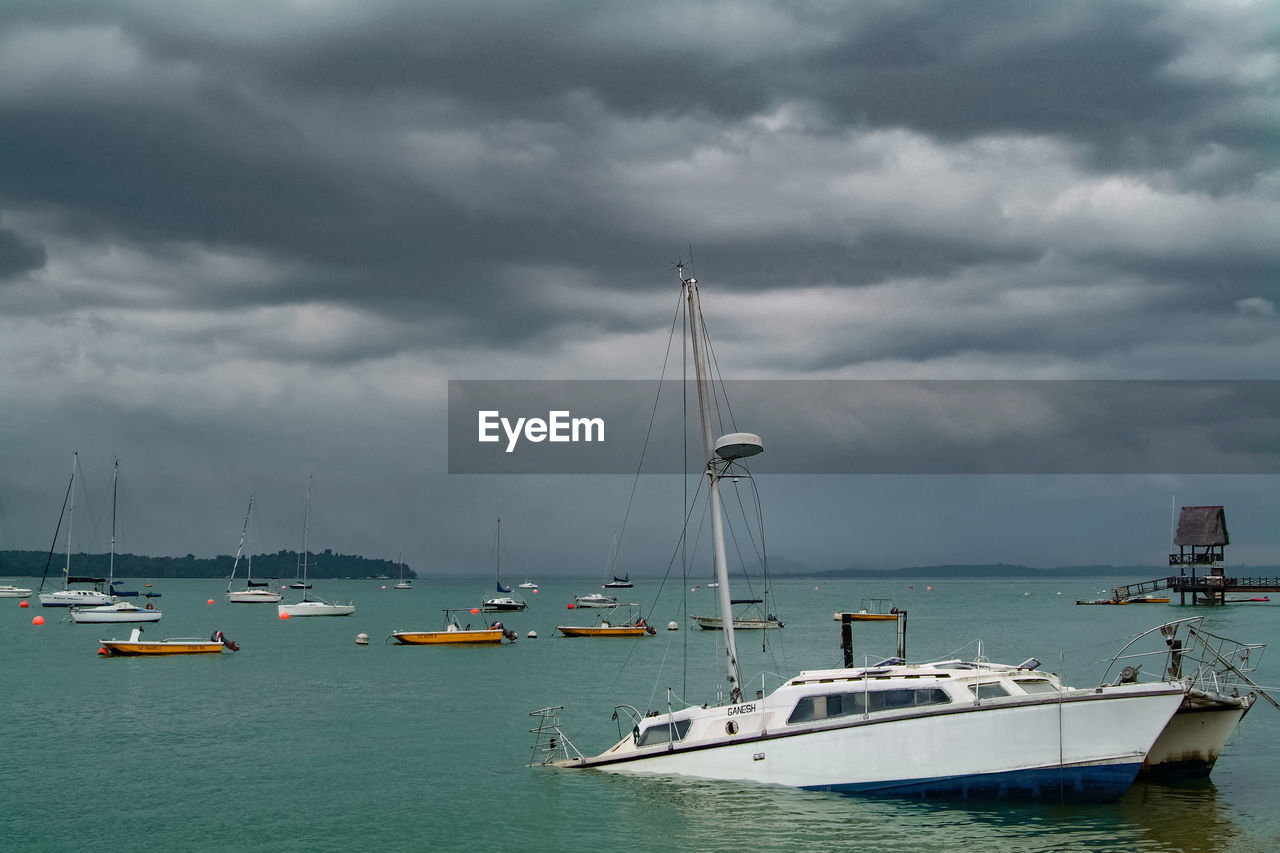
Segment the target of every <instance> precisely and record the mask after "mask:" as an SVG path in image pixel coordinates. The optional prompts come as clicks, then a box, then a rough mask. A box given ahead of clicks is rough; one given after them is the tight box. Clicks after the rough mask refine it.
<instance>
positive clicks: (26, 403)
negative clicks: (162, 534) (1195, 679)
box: [0, 0, 1280, 560]
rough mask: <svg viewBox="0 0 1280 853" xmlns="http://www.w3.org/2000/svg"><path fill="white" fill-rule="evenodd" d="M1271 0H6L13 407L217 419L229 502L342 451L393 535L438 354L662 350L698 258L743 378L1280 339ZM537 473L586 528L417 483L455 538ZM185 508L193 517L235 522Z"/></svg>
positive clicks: (583, 370)
mask: <svg viewBox="0 0 1280 853" xmlns="http://www.w3.org/2000/svg"><path fill="white" fill-rule="evenodd" d="M1278 26H1280V25H1278V24H1277V20H1276V18H1275V16H1274V14H1271V10H1270V9H1269V8H1268V6H1267V4H1265V3H1263V4H1250V3H1239V4H1217V3H1208V2H1205V3H1199V2H1193V1H1192V0H1185V2H1156V0H1143V1H1142V2H1124V3H1107V4H1103V3H1089V2H1061V3H1053V4H1033V3H1024V2H960V0H951V2H948V1H947V0H935V1H934V2H912V0H906V2H903V0H883V2H860V3H855V4H834V5H833V4H828V3H820V2H811V3H805V2H800V3H782V2H778V3H767V2H760V3H750V2H743V3H733V2H727V3H717V4H691V3H687V2H669V3H644V4H633V5H632V6H623V5H618V4H599V3H591V2H582V0H573V2H570V0H564V2H543V3H526V2H508V3H502V4H475V3H462V2H457V3H427V4H424V3H419V2H409V0H404V2H374V3H369V4H344V3H333V4H325V3H302V4H294V3H272V2H269V1H268V2H243V3H241V2H231V3H224V4H187V3H162V2H144V0H138V2H124V1H123V0H122V2H116V3H106V4H104V3H97V2H59V3H47V2H22V0H14V2H9V3H5V4H3V5H0V214H2V215H3V217H4V219H3V227H0V280H3V281H4V282H5V286H4V287H3V288H0V300H2V301H0V364H3V365H4V369H2V370H0V395H3V396H2V397H0V409H2V410H4V411H5V412H6V414H9V416H10V417H9V420H8V422H7V423H9V424H16V425H18V427H17V428H18V431H19V432H21V433H22V435H21V436H19V437H18V438H19V440H17V441H10V442H8V446H9V447H23V448H24V452H25V453H26V454H27V455H28V456H32V455H34V456H35V457H37V458H40V459H51V458H56V459H57V460H59V461H58V463H57V465H56V466H50V467H51V468H57V470H58V471H59V474H58V477H59V478H60V477H61V476H63V475H62V474H61V473H60V472H61V465H62V462H61V460H62V458H63V456H64V454H65V449H66V448H67V447H71V446H74V445H76V444H81V446H83V447H84V448H86V454H88V453H89V448H90V444H89V443H88V442H87V441H85V440H84V439H83V438H82V437H81V436H82V435H83V431H84V430H89V429H91V428H95V427H96V430H97V432H99V433H101V435H96V436H95V439H94V444H93V446H94V447H96V448H97V449H98V451H100V453H99V455H100V456H102V457H103V458H105V456H106V455H109V453H113V452H120V453H121V454H122V455H124V456H127V457H130V458H136V457H138V456H139V455H152V456H154V457H156V458H155V459H148V460H147V461H146V464H148V465H152V466H155V467H156V468H157V469H158V470H159V469H165V466H168V467H167V469H165V470H172V471H178V470H180V469H181V468H182V467H183V463H185V462H186V461H187V460H188V459H189V457H191V456H194V457H195V462H196V464H194V465H192V470H191V473H190V474H189V475H188V476H187V478H186V481H184V482H176V483H174V484H172V485H171V486H167V488H170V489H171V494H177V493H184V494H194V495H199V494H208V495H211V496H212V495H216V498H213V497H211V498H209V500H210V501H215V500H216V502H217V503H218V504H219V505H222V504H229V505H231V504H233V505H234V511H233V512H232V513H231V515H232V519H231V524H230V525H229V526H230V527H231V528H232V533H234V532H235V531H234V528H235V526H236V518H237V517H238V514H239V512H240V510H241V507H240V504H241V501H242V497H243V496H242V495H241V492H243V491H244V490H245V488H246V484H245V483H244V482H243V481H245V480H247V479H250V478H251V477H250V475H252V474H253V473H254V471H255V463H254V461H253V460H256V459H260V458H270V460H271V464H270V465H264V466H262V468H263V470H267V469H269V470H270V473H271V477H270V479H271V481H272V483H273V484H274V486H275V487H276V488H279V489H281V490H282V492H288V491H289V490H290V489H291V488H292V489H293V491H297V488H295V487H296V485H297V483H300V482H301V480H302V478H303V477H304V476H305V471H304V469H308V468H311V467H312V466H313V465H314V466H318V467H324V458H323V457H324V456H325V453H326V451H334V452H337V453H340V454H341V456H342V459H343V461H342V463H341V466H338V465H336V464H335V465H333V466H332V467H333V468H339V467H340V478H341V479H342V480H344V481H345V482H341V483H335V488H334V492H335V493H336V494H339V495H340V494H342V493H343V492H347V493H350V494H351V495H353V496H354V495H357V494H358V495H359V499H358V500H359V502H360V506H359V507H356V508H351V507H348V508H347V509H346V510H345V512H346V514H347V515H349V516H350V517H359V518H360V520H361V525H362V528H361V529H362V530H365V529H367V532H363V533H362V534H361V535H363V536H365V537H366V539H367V541H366V542H363V543H361V542H355V543H352V544H351V545H349V546H346V545H344V546H343V547H351V548H353V549H355V548H363V547H373V548H375V549H376V548H380V547H382V546H383V544H385V542H386V541H390V540H393V539H398V538H399V536H398V534H395V533H394V531H392V535H388V531H387V530H386V529H380V527H379V525H380V524H382V523H381V522H379V521H378V515H379V513H378V505H377V495H378V493H379V489H380V488H382V486H381V485H380V484H387V483H394V484H395V485H396V487H397V488H396V489H394V490H393V491H396V492H397V493H398V494H408V493H412V490H413V488H414V486H413V482H414V481H415V478H416V481H417V482H427V480H428V479H429V477H430V475H432V474H434V475H436V476H438V477H439V476H442V474H441V472H442V471H443V468H444V462H443V447H442V438H441V436H442V432H441V431H442V429H443V428H442V426H441V424H440V423H437V422H435V421H433V420H432V418H437V419H438V420H440V421H442V420H443V418H442V415H441V408H442V405H443V403H442V399H443V387H444V380H445V379H447V378H450V377H453V378H471V377H498V378H507V377H512V376H514V377H516V378H546V377H552V378H562V377H565V378H571V377H584V376H585V377H606V378H611V377H614V376H625V377H628V378H631V377H649V376H651V375H653V373H655V372H656V370H657V361H658V360H660V359H661V357H662V346H663V341H664V339H665V334H664V333H665V332H666V331H667V328H668V325H669V324H670V323H671V319H672V305H673V303H674V302H675V288H674V287H673V285H675V280H674V276H673V274H672V271H671V269H670V264H671V262H672V261H674V260H676V259H677V258H683V259H685V260H686V261H692V262H693V264H694V267H693V268H694V269H695V270H696V272H697V274H698V276H699V277H700V278H701V279H702V280H703V281H704V285H705V288H704V293H705V296H706V303H705V304H706V306H707V312H708V325H709V326H710V327H711V329H712V331H713V336H714V339H715V341H716V345H717V352H718V355H720V356H721V357H722V358H723V362H724V364H725V366H726V368H727V370H728V372H729V373H730V375H732V376H748V377H749V376H752V375H757V374H758V375H762V376H764V377H777V376H784V377H802V378H808V377H814V376H818V377H830V376H838V377H846V376H864V375H886V376H890V377H893V378H921V377H924V378H934V377H944V376H955V377H962V378H974V377H991V376H998V377H1022V376H1031V377H1052V378H1061V377H1080V376H1086V377H1092V376H1100V377H1130V376H1140V377H1155V378H1182V377H1196V378H1209V379H1213V378H1223V377H1226V378H1245V377H1248V378H1255V377H1256V378H1268V379H1269V378H1274V375H1275V365H1276V364H1280V330H1278V327H1277V324H1276V313H1275V301H1276V291H1275V286H1274V282H1275V280H1276V274H1275V273H1276V269H1277V266H1280V256H1278V255H1277V249H1276V241H1275V237H1274V235H1275V233H1277V231H1278V229H1280V215H1278V214H1277V205H1276V199H1275V192H1274V187H1275V181H1276V174H1277V173H1276V166H1275V151H1276V150H1277V140H1276V125H1275V121H1274V117H1275V115H1276V114H1277V110H1278V109H1280V105H1277V94H1276V93H1277V88H1276V83H1277V77H1278V75H1280V72H1278V71H1277V51H1276V49H1275V45H1276V44H1277V43H1278V42H1280V33H1278V32H1277V27H1278ZM118 406H125V409H124V410H119V409H117V408H116V407H118ZM104 411H106V412H109V413H111V416H110V417H103V416H102V413H103V412H104ZM135 422H136V423H141V424H145V425H146V427H145V428H143V429H138V428H136V427H133V426H131V425H132V424H134V423H135ZM1073 423H1078V424H1079V425H1080V426H1079V428H1080V429H1081V430H1085V429H1086V428H1087V427H1088V426H1089V424H1090V423H1093V424H1095V425H1096V424H1098V423H1105V420H1104V418H1103V416H1102V415H1099V416H1097V417H1096V418H1095V420H1094V421H1092V422H1090V421H1088V419H1082V420H1081V421H1079V422H1075V421H1073ZM49 424H56V425H57V429H56V430H54V429H51V428H49V427H48V426H47V425H49ZM879 426H880V427H881V428H882V429H884V430H886V431H888V432H892V431H893V430H894V429H895V428H896V426H895V424H893V423H880V424H879ZM135 432H136V438H130V436H131V434H133V433H135ZM1231 434H1232V436H1233V438H1234V439H1235V440H1238V441H1239V442H1241V443H1243V444H1250V443H1258V444H1260V445H1262V446H1260V448H1259V449H1258V451H1257V452H1259V453H1263V454H1265V453H1266V452H1268V451H1267V448H1266V447H1265V445H1266V437H1265V435H1250V434H1249V433H1248V431H1247V430H1244V429H1235V430H1234V431H1233V432H1232V433H1231ZM161 439H163V440H161ZM789 439H791V440H782V442H781V445H780V446H779V445H775V446H777V447H778V448H779V449H778V451H777V456H773V454H772V453H771V458H778V457H780V456H782V455H783V454H782V452H781V449H782V447H786V446H787V445H791V444H795V443H800V444H802V443H803V436H794V437H789ZM28 440H29V441H30V442H35V443H40V442H43V443H44V444H46V445H48V446H47V447H46V448H44V450H45V452H34V451H33V450H32V449H31V448H29V447H28V446H27V445H28ZM192 448H198V452H196V453H191V452H190V451H191V449H192ZM792 451H793V452H797V453H800V454H803V453H804V449H803V447H802V446H801V447H798V448H792ZM235 454H240V455H241V456H243V458H244V459H246V460H248V461H245V462H244V463H243V466H242V467H240V468H234V469H232V468H229V466H228V465H227V464H226V460H227V459H228V458H231V456H233V455H235ZM237 458H239V457H237ZM406 458H408V459H410V460H411V461H409V462H406V461H405V459H406ZM783 458H785V457H783ZM24 465H25V463H24ZM7 470H8V471H12V472H13V474H12V477H11V478H10V483H11V484H12V485H7V486H6V488H8V489H11V490H23V491H22V493H23V494H28V493H30V492H31V491H32V490H34V489H36V488H37V487H38V485H39V484H40V483H42V482H45V481H46V480H47V479H50V480H51V479H53V478H49V477H47V471H45V470H43V469H40V470H37V469H36V468H32V467H29V466H28V467H23V465H19V464H16V463H15V464H13V465H8V466H7ZM228 471H233V473H234V476H228ZM337 473H338V472H336V471H333V470H331V471H330V476H331V477H332V476H334V475H335V474H337ZM193 480H194V482H192V481H193ZM233 481H234V482H233ZM285 482H288V483H289V484H291V485H290V486H289V487H288V488H286V486H285V485H283V484H284V483H285ZM357 486H358V487H357ZM508 488H510V490H511V491H512V493H514V492H516V491H519V492H520V494H521V495H522V497H527V498H529V501H530V502H532V503H537V504H538V507H539V509H538V510H537V511H538V512H540V513H542V515H543V517H542V518H541V519H540V520H541V521H543V522H545V525H544V526H546V527H547V529H551V528H552V527H554V521H555V518H554V516H555V512H554V510H553V509H552V508H548V507H546V506H544V505H543V503H542V502H540V501H541V499H540V497H539V495H538V494H537V493H536V492H537V490H536V489H535V488H533V487H530V486H528V485H520V486H510V484H506V485H505V486H504V485H493V484H491V483H489V484H478V483H474V482H467V483H461V484H460V483H459V482H458V481H457V480H448V479H444V480H437V481H433V482H431V483H430V485H429V486H419V489H420V494H419V500H420V502H421V504H422V505H423V506H428V507H433V508H435V509H436V510H437V511H439V512H441V516H442V517H445V518H447V519H448V521H447V522H446V523H445V524H444V527H446V528H447V529H448V530H449V532H450V534H451V535H452V536H453V537H454V538H459V534H458V531H460V530H463V529H465V527H466V525H467V524H469V523H470V519H472V518H473V517H475V516H483V517H484V518H485V520H484V522H483V524H484V525H485V526H486V527H487V526H488V525H489V524H490V523H491V518H490V516H491V514H492V513H490V512H489V509H488V506H487V505H486V506H485V508H484V511H483V512H477V511H476V507H477V506H479V505H481V504H485V503H486V501H488V500H489V499H490V498H492V496H493V495H494V494H495V493H500V492H503V491H504V490H506V489H508ZM555 488H556V489H557V490H558V494H559V495H560V496H561V497H565V498H566V500H567V502H568V503H572V502H573V501H574V500H575V499H579V500H580V498H581V495H582V494H583V491H582V490H583V486H582V485H581V484H580V483H574V482H568V481H567V482H564V483H559V484H556V486H555ZM910 491H911V489H907V492H910ZM904 494H905V493H904ZM459 495H465V500H463V499H460V498H459V497H458V496H459ZM3 497H4V496H3V495H0V505H7V506H12V505H13V502H12V501H11V500H10V501H7V502H6V501H4V500H3ZM289 498H290V499H293V498H296V495H292V494H290V495H289ZM1142 499H1144V500H1145V499H1146V496H1142ZM283 500H285V498H282V499H281V501H282V502H283ZM851 500H856V498H855V499H851ZM1208 500H1212V497H1210V498H1208ZM168 502H170V503H180V502H181V501H180V500H179V499H178V498H176V497H174V498H171V500H169V501H168ZM597 503H600V502H597ZM837 503H839V501H837ZM445 504H447V505H448V506H447V507H445V508H443V509H441V507H442V506H443V505H445ZM203 509H204V512H201V511H200V508H195V509H193V508H191V507H187V508H186V512H187V514H188V515H189V516H191V517H197V516H201V515H204V516H206V517H208V516H209V515H210V509H211V508H210V507H208V506H206V507H203ZM213 509H214V510H215V511H217V510H218V508H213ZM332 511H333V512H334V513H335V514H337V513H339V512H344V510H341V509H339V508H338V507H334V508H333V510H332ZM804 512H805V511H804V509H799V510H795V511H794V512H793V517H794V518H795V519H797V520H802V519H803V518H804ZM362 513H363V514H362ZM22 521H23V523H21V524H20V525H15V523H14V522H12V521H11V522H9V525H10V527H11V528H12V527H15V526H20V527H22V528H24V529H25V528H27V527H31V529H36V528H38V527H40V525H39V524H27V523H26V522H27V521H28V520H27V519H23V520H22ZM595 521H597V522H598V521H599V519H595ZM412 523H413V522H412V520H409V519H404V518H402V519H399V520H398V521H397V522H396V523H395V524H394V525H390V526H392V527H395V526H399V527H401V528H405V527H409V526H410V525H411V524H412ZM609 523H610V522H605V525H607V524H609ZM192 526H193V525H192V524H191V523H189V522H188V521H183V522H182V523H176V522H175V523H173V524H171V525H169V526H168V528H167V529H172V530H174V531H175V532H174V533H173V535H172V536H173V540H174V543H175V544H173V545H172V546H171V547H170V546H161V547H160V548H159V550H165V549H166V548H167V549H168V550H172V551H173V552H175V553H186V551H187V550H190V549H192V548H198V547H205V548H208V547H217V546H216V545H209V544H207V543H208V542H209V541H211V537H210V534H209V532H208V531H206V530H201V531H199V533H198V534H196V533H191V532H190V528H191V527H192ZM801 528H803V524H801V525H800V527H799V528H797V529H801ZM475 533H476V535H477V536H479V537H480V538H481V539H482V540H484V541H487V538H488V531H487V530H478V531H475ZM196 537H201V538H199V541H200V542H203V543H206V544H204V545H203V546H197V545H195V544H192V545H190V546H188V545H187V544H185V541H184V540H186V541H193V540H194V539H195V538H196ZM440 538H441V539H450V536H441V537H440ZM801 538H803V534H801ZM370 543H372V546H370ZM433 544H434V543H433ZM606 544H607V543H606ZM440 547H442V548H453V549H455V550H457V549H458V547H459V545H458V542H456V541H450V542H445V543H443V544H442V545H440ZM383 556H394V555H391V554H383ZM595 556H598V555H593V557H592V559H593V560H594V558H595ZM1001 556H1004V555H1001Z"/></svg>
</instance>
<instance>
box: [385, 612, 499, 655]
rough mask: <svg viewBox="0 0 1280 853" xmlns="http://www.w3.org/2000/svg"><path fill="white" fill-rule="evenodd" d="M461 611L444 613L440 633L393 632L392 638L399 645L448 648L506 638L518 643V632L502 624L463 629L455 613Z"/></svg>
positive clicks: (493, 641)
mask: <svg viewBox="0 0 1280 853" xmlns="http://www.w3.org/2000/svg"><path fill="white" fill-rule="evenodd" d="M459 612H461V611H459V610H445V611H444V622H445V624H444V628H443V630H440V631H392V632H391V638H392V639H393V640H395V641H396V642H397V643H403V644H405V645H407V646H446V645H465V644H485V643H488V644H496V643H501V642H502V640H503V638H504V637H505V638H506V639H507V640H509V641H511V642H513V643H514V642H515V641H516V632H515V631H509V630H507V629H506V628H505V627H504V626H503V624H502V623H501V622H494V623H493V624H492V625H490V626H489V627H488V628H472V627H471V626H470V625H467V627H465V628H464V627H462V626H461V625H460V624H459V623H458V617H457V616H455V615H454V614H455V613H459Z"/></svg>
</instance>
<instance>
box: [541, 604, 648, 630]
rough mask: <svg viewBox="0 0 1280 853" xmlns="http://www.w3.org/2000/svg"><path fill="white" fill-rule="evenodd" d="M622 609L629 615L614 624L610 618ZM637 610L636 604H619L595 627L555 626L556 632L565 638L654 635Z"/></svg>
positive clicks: (603, 616)
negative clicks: (626, 609)
mask: <svg viewBox="0 0 1280 853" xmlns="http://www.w3.org/2000/svg"><path fill="white" fill-rule="evenodd" d="M623 607H625V608H628V611H629V615H628V616H627V617H626V618H624V619H623V620H622V621H621V622H618V623H616V624H615V623H614V622H612V621H611V617H612V616H613V614H614V613H615V612H617V611H618V610H619V609H620V608H623ZM638 608H639V605H636V604H619V605H617V606H615V607H614V608H612V609H610V610H608V611H607V612H605V613H602V614H601V615H600V622H599V623H598V624H596V625H557V626H556V630H557V631H559V632H560V633H561V634H563V635H564V636H566V637H643V636H645V635H646V634H649V635H652V634H656V633H657V631H656V630H655V629H654V627H653V626H652V625H650V624H648V623H647V622H645V621H644V617H643V616H641V615H639V613H638Z"/></svg>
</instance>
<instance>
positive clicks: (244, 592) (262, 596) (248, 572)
mask: <svg viewBox="0 0 1280 853" xmlns="http://www.w3.org/2000/svg"><path fill="white" fill-rule="evenodd" d="M252 517H253V495H249V509H248V510H246V511H245V514H244V527H243V528H242V529H241V530H240V545H239V547H237V548H236V561H235V562H234V563H232V564H231V577H230V578H228V579H227V601H228V602H230V603H231V604H279V603H280V600H281V598H283V596H281V595H280V593H278V592H276V591H275V590H273V589H271V584H270V583H269V582H267V581H255V580H254V579H253V554H252V553H250V554H245V549H244V545H245V539H246V537H247V536H248V535H249V519H250V518H252ZM241 557H245V558H246V559H245V575H244V589H232V588H231V587H232V585H234V584H235V581H236V567H237V566H239V565H240V558H241Z"/></svg>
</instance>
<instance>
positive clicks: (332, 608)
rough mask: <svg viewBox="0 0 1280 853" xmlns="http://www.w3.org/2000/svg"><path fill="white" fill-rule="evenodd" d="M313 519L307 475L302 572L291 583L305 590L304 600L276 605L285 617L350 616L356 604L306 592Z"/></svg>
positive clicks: (303, 520) (309, 479)
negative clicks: (330, 599)
mask: <svg viewBox="0 0 1280 853" xmlns="http://www.w3.org/2000/svg"><path fill="white" fill-rule="evenodd" d="M310 521H311V476H310V475H308V476H307V510H306V513H305V514H304V515H303V517H302V573H301V574H300V575H299V576H298V582H297V583H294V584H290V586H292V587H293V588H294V589H301V590H303V593H302V600H300V601H296V602H294V603H293V604H287V603H285V602H281V603H280V604H277V605H276V610H277V611H278V612H279V613H280V616H281V617H283V618H289V617H293V616H350V615H351V614H352V613H355V612H356V606H355V605H354V604H352V603H351V602H346V601H326V600H324V599H323V598H314V597H312V596H310V595H308V594H307V593H306V590H308V589H311V584H310V583H309V582H308V581H307V526H308V525H309V523H310Z"/></svg>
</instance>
